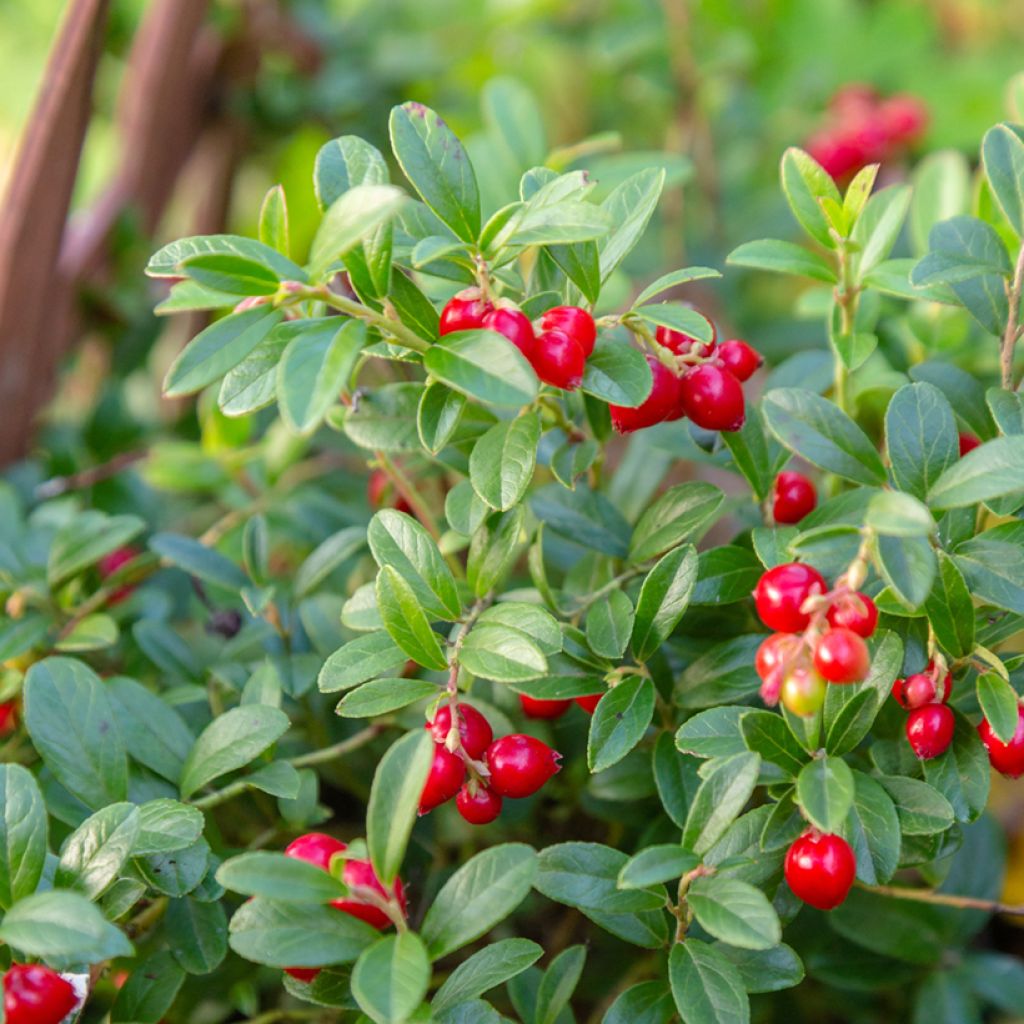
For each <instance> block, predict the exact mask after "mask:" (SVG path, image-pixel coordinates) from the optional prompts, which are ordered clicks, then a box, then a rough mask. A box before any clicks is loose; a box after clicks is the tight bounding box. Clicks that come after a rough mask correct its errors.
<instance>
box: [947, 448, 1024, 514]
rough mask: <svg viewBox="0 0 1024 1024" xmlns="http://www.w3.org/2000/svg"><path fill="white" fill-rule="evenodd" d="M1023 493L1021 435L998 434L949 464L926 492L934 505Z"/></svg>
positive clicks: (961, 505)
mask: <svg viewBox="0 0 1024 1024" xmlns="http://www.w3.org/2000/svg"><path fill="white" fill-rule="evenodd" d="M1010 494H1013V495H1024V435H1020V434H1017V435H1014V436H1012V437H997V438H995V439H994V440H992V441H986V442H985V444H983V445H981V446H980V447H978V448H975V449H974V451H971V452H968V453H967V454H966V455H965V456H964V457H963V458H962V459H960V460H959V461H958V462H957V463H956V464H955V465H953V466H950V467H949V468H948V469H947V470H946V471H945V472H944V473H943V474H942V475H941V476H940V477H939V479H938V480H936V481H935V483H934V484H933V485H932V488H931V490H930V491H929V492H928V503H929V504H930V505H931V506H932V507H933V508H937V509H948V508H965V507H967V506H968V505H976V504H978V503H979V502H987V501H992V500H993V499H995V498H1002V497H1004V496H1006V495H1010Z"/></svg>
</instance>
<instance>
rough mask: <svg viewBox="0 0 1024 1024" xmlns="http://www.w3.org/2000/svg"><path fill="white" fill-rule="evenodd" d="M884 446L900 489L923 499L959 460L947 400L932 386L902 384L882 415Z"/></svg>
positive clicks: (950, 410) (954, 421) (954, 427)
mask: <svg viewBox="0 0 1024 1024" xmlns="http://www.w3.org/2000/svg"><path fill="white" fill-rule="evenodd" d="M885 444H886V450H887V451H888V453H889V461H890V463H891V465H892V475H893V477H894V479H895V480H896V483H897V485H898V486H899V487H900V489H901V490H904V491H907V492H908V493H909V494H912V495H914V497H915V498H921V499H924V498H925V497H927V495H928V492H929V491H930V490H931V488H932V486H933V485H934V484H935V482H936V481H937V480H938V479H939V477H940V476H942V474H943V473H944V472H945V471H946V470H947V469H949V467H950V466H952V465H954V463H956V461H957V460H958V459H959V457H960V452H959V449H958V444H957V429H956V420H955V419H954V417H953V409H952V407H951V406H950V404H949V402H948V401H947V400H946V397H945V396H944V395H943V394H942V392H941V391H939V389H938V388H936V387H935V386H934V385H932V384H927V383H924V382H920V383H917V384H905V385H904V386H903V387H901V388H900V389H899V391H897V392H896V394H895V395H893V397H892V401H891V402H890V403H889V408H888V409H887V410H886V413H885Z"/></svg>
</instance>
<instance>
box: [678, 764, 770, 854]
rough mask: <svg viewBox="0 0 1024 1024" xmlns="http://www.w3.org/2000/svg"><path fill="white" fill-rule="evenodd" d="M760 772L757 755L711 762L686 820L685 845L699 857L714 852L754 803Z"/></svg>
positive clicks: (684, 830)
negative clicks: (753, 794)
mask: <svg viewBox="0 0 1024 1024" xmlns="http://www.w3.org/2000/svg"><path fill="white" fill-rule="evenodd" d="M760 771H761V758H760V756H759V755H758V754H753V753H743V754H734V755H733V756H732V757H723V758H718V759H716V760H714V761H712V762H710V770H709V771H708V773H707V774H706V775H705V777H704V781H703V782H702V783H701V784H700V788H699V789H698V790H697V795H696V796H695V797H694V800H693V803H692V804H691V806H690V811H689V814H688V815H687V817H686V826H685V828H684V829H683V845H684V846H686V847H687V848H688V849H691V850H694V851H695V852H696V853H706V852H707V851H708V850H710V849H711V847H712V846H714V845H715V843H717V842H718V840H719V839H721V838H722V836H723V835H724V833H725V830H726V829H727V828H728V827H729V826H730V825H731V824H732V823H733V821H734V820H735V818H736V816H737V815H738V814H739V813H740V811H741V810H743V807H744V805H745V804H746V802H747V800H749V799H750V794H751V793H752V792H753V791H754V786H755V784H756V783H757V777H758V775H759V774H760Z"/></svg>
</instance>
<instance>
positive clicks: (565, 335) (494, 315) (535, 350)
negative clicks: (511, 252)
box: [440, 288, 597, 391]
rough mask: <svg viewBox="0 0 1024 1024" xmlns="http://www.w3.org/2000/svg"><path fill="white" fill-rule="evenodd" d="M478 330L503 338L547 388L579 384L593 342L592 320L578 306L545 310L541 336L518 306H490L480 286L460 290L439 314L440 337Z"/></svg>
mask: <svg viewBox="0 0 1024 1024" xmlns="http://www.w3.org/2000/svg"><path fill="white" fill-rule="evenodd" d="M480 328H486V329H487V330H491V331H497V332H498V334H503V335H504V336H505V337H506V338H508V340H509V341H511V342H512V344H513V345H515V347H516V348H517V349H519V351H520V352H522V353H523V355H524V356H526V359H527V361H528V362H529V364H530V365H531V366H532V367H533V369H534V372H535V373H536V374H537V376H538V377H539V378H540V379H541V380H542V381H544V383H545V384H551V385H552V386H553V387H556V388H563V389H564V390H566V391H572V390H573V389H574V388H578V387H579V386H580V383H581V382H582V380H583V370H584V367H585V365H586V362H587V357H588V356H589V355H590V353H591V352H593V351H594V342H595V341H596V340H597V325H596V324H595V323H594V318H593V317H592V316H591V315H590V314H589V313H588V312H587V311H586V310H585V309H581V308H580V307H579V306H556V307H555V308H554V309H549V310H548V311H547V312H546V313H545V314H544V315H543V316H542V317H541V318H540V331H539V333H538V332H537V331H535V330H534V327H533V324H532V323H530V320H529V318H528V317H527V316H526V314H525V313H524V312H523V311H522V310H521V309H519V307H518V306H516V305H515V304H514V303H512V302H509V301H508V300H505V299H499V300H498V301H497V302H491V301H490V300H488V299H486V298H484V296H483V293H482V292H481V291H480V289H479V288H466V289H464V290H463V291H461V292H459V293H458V294H457V295H455V296H454V297H453V298H451V299H449V300H448V303H447V304H446V305H445V307H444V309H443V310H442V311H441V326H440V333H441V334H450V333H452V332H453V331H472V330H479V329H480Z"/></svg>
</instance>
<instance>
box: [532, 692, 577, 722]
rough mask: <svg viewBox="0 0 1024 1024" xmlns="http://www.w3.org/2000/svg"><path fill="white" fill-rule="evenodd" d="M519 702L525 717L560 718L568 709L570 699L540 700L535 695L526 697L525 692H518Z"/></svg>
mask: <svg viewBox="0 0 1024 1024" xmlns="http://www.w3.org/2000/svg"><path fill="white" fill-rule="evenodd" d="M519 703H520V704H521V705H522V706H523V713H524V714H525V715H526V717H527V718H561V717H562V715H564V714H565V713H566V711H568V710H569V705H570V704H572V701H571V700H540V699H539V698H537V697H527V695H526V694H525V693H521V694H519Z"/></svg>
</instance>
